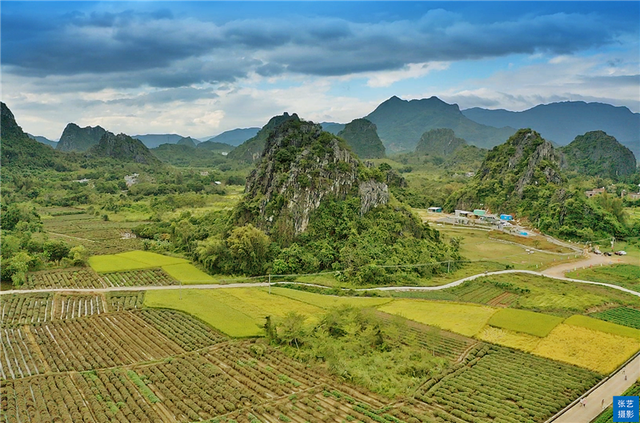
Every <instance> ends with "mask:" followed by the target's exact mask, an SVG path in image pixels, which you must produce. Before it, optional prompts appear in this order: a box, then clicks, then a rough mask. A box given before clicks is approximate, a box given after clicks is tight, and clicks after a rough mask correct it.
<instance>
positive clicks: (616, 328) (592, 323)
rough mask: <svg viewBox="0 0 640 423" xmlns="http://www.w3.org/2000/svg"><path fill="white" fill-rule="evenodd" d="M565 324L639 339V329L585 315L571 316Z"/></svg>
mask: <svg viewBox="0 0 640 423" xmlns="http://www.w3.org/2000/svg"><path fill="white" fill-rule="evenodd" d="M564 323H565V324H567V325H572V326H580V327H583V328H587V329H592V330H597V331H600V332H604V333H610V334H612V335H618V336H624V337H627V338H634V339H637V340H640V330H638V329H633V328H629V327H626V326H622V325H617V324H615V323H611V322H604V321H602V320H600V319H594V318H592V317H587V316H578V315H576V316H571V317H569V318H568V319H567V320H565V321H564Z"/></svg>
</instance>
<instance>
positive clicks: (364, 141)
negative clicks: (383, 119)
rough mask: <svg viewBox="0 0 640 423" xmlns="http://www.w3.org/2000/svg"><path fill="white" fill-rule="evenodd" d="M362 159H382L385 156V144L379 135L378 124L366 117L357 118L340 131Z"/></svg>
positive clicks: (339, 133)
mask: <svg viewBox="0 0 640 423" xmlns="http://www.w3.org/2000/svg"><path fill="white" fill-rule="evenodd" d="M338 136H339V137H340V138H342V139H344V140H345V141H346V142H347V145H348V146H349V147H351V149H352V150H353V152H354V153H356V155H357V156H358V157H360V158H361V159H381V158H383V157H384V156H385V154H384V152H385V149H384V145H382V141H380V137H378V132H377V130H376V126H375V125H374V124H373V123H371V122H369V121H368V120H366V119H355V120H353V121H352V122H351V123H348V124H347V125H346V126H345V127H344V129H343V130H342V131H340V132H338Z"/></svg>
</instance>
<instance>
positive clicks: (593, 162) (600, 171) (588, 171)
mask: <svg viewBox="0 0 640 423" xmlns="http://www.w3.org/2000/svg"><path fill="white" fill-rule="evenodd" d="M560 150H561V151H562V152H563V153H564V156H565V159H566V168H567V169H569V170H572V171H574V172H577V173H579V174H581V175H589V176H601V177H605V178H612V179H614V180H615V179H618V178H620V177H624V176H628V175H631V174H633V173H634V172H635V171H636V158H635V156H634V155H633V152H631V150H629V149H628V148H627V147H625V146H624V145H622V144H620V143H619V142H618V140H616V139H615V138H614V137H612V136H611V135H607V134H606V133H605V132H604V131H593V132H587V133H586V134H584V135H579V136H577V137H576V139H575V140H573V141H572V142H571V144H569V145H567V146H566V147H562V148H561V149H560Z"/></svg>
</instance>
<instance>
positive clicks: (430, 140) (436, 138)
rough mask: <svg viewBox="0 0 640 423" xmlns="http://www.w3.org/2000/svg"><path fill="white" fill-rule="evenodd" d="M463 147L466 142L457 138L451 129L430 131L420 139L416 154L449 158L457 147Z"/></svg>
mask: <svg viewBox="0 0 640 423" xmlns="http://www.w3.org/2000/svg"><path fill="white" fill-rule="evenodd" d="M463 145H467V142H466V141H465V140H463V139H462V138H457V137H456V134H455V132H453V130H452V129H449V128H438V129H431V130H429V131H427V132H425V133H424V134H422V137H420V141H418V145H417V146H416V153H418V154H429V155H432V156H442V157H449V156H450V155H452V154H453V152H454V151H455V150H456V149H457V148H458V147H460V146H463Z"/></svg>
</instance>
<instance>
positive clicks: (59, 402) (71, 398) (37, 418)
mask: <svg viewBox="0 0 640 423" xmlns="http://www.w3.org/2000/svg"><path fill="white" fill-rule="evenodd" d="M0 398H1V399H2V400H1V402H2V409H1V410H2V413H0V415H2V417H0V421H2V422H5V423H23V422H24V423H28V422H63V423H93V422H94V421H95V420H94V419H93V416H92V415H91V412H90V410H89V408H88V407H87V405H86V403H85V401H84V400H83V399H82V395H81V394H80V392H79V391H78V389H77V388H76V387H75V385H74V384H73V382H72V380H71V378H70V377H69V376H68V375H48V376H36V377H33V378H30V379H28V380H16V381H11V382H6V383H4V384H3V385H2V387H1V388H0Z"/></svg>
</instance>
